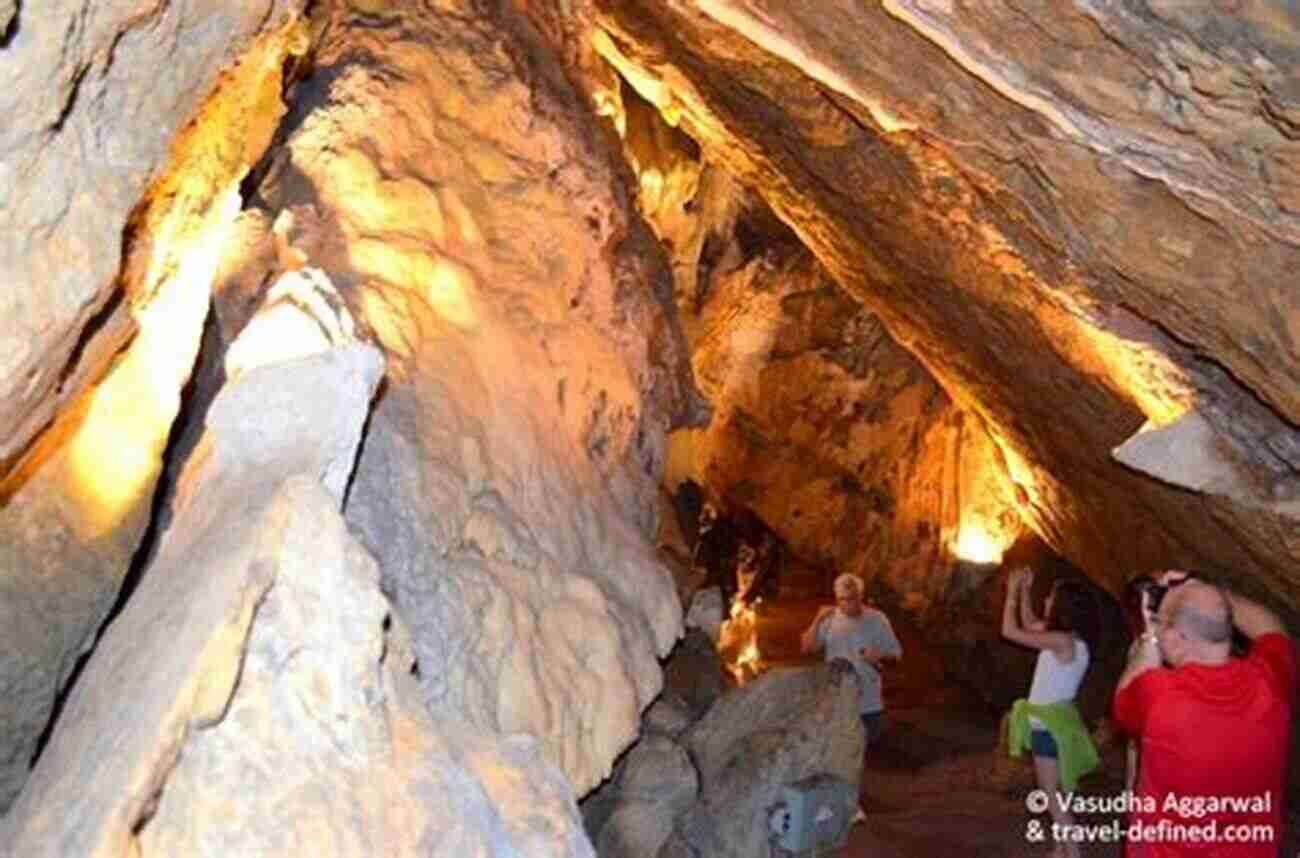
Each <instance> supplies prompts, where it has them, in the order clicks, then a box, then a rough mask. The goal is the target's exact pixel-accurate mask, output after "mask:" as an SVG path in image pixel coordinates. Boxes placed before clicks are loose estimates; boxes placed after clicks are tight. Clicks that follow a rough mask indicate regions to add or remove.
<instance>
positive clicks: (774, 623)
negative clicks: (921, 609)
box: [757, 598, 1124, 858]
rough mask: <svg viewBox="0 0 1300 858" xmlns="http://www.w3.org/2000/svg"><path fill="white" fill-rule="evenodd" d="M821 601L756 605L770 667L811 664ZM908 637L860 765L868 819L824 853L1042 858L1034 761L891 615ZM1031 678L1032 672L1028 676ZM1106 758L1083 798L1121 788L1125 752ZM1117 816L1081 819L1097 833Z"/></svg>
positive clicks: (1111, 851) (1097, 850) (1088, 854)
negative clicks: (1033, 799)
mask: <svg viewBox="0 0 1300 858" xmlns="http://www.w3.org/2000/svg"><path fill="white" fill-rule="evenodd" d="M820 604H824V601H818V600H814V599H808V598H798V599H788V598H782V599H779V600H776V601H774V602H771V603H768V604H765V605H762V606H760V608H759V610H758V614H759V617H758V624H757V625H758V634H759V646H760V649H761V650H762V652H763V655H764V659H765V661H767V662H768V663H770V664H798V663H807V662H808V661H810V660H815V659H809V658H808V657H805V656H801V655H800V654H799V651H798V645H799V633H800V632H801V631H802V630H803V629H804V627H806V626H807V624H808V623H809V622H810V621H811V619H812V616H813V614H814V613H815V612H816V610H817V608H818V606H819V605H820ZM891 619H892V620H893V622H894V627H895V631H896V632H897V634H898V636H899V639H900V641H901V642H902V644H903V651H904V657H903V659H902V661H901V662H899V663H897V664H894V665H891V666H889V667H887V668H886V674H885V699H886V704H887V714H886V722H885V723H886V726H885V732H884V735H883V736H881V738H880V739H879V740H878V742H877V743H876V744H875V745H873V746H872V747H871V748H870V749H869V750H868V752H867V754H866V757H865V760H864V763H863V775H862V794H861V803H862V807H863V809H864V810H865V812H866V815H867V821H866V822H865V823H861V824H858V825H856V826H854V827H853V829H852V831H851V833H850V836H849V840H848V842H847V844H846V845H845V846H843V847H842V848H840V849H838V850H833V851H828V852H820V853H818V855H819V856H826V858H832V856H834V858H865V856H872V858H921V856H934V855H942V854H944V853H946V852H951V851H952V850H953V849H960V850H961V854H962V858H1011V857H1012V856H1016V858H1018V856H1046V855H1049V854H1050V852H1051V849H1050V844H1044V843H1031V842H1029V840H1028V838H1027V836H1026V832H1027V826H1028V825H1029V823H1030V821H1031V819H1040V820H1046V819H1047V817H1046V816H1045V815H1044V816H1039V817H1031V816H1030V814H1029V813H1028V811H1027V810H1026V809H1025V799H1026V796H1027V795H1028V794H1029V792H1030V791H1031V790H1033V789H1034V787H1035V784H1034V778H1033V770H1032V768H1031V765H1030V763H1029V761H1028V758H1027V757H1026V758H1023V759H1016V760H1013V759H1010V758H1009V757H1007V756H1006V754H1005V752H1004V751H999V749H998V733H999V716H998V714H997V713H994V712H991V711H989V710H988V708H987V707H983V706H978V705H974V704H972V703H971V702H969V701H968V700H967V699H965V697H964V695H963V694H962V693H961V692H960V690H959V689H957V688H956V687H955V686H953V685H952V684H951V683H949V682H946V681H945V679H944V674H943V670H942V667H941V666H940V663H939V661H938V659H937V657H935V655H934V654H933V653H931V652H930V651H928V650H927V648H926V646H925V636H924V630H923V629H919V628H916V627H915V626H910V625H908V624H907V623H906V622H902V621H900V620H899V619H897V618H891ZM1025 680H1026V684H1028V680H1029V677H1025ZM1103 755H1104V759H1103V765H1102V768H1101V769H1100V770H1099V771H1098V772H1094V773H1093V774H1092V775H1090V776H1089V777H1088V778H1087V779H1085V780H1084V782H1083V783H1081V784H1080V786H1079V792H1080V793H1081V794H1086V795H1099V796H1100V795H1116V794H1118V793H1119V792H1120V790H1121V789H1122V788H1123V776H1124V751H1123V748H1122V747H1121V746H1119V745H1118V743H1116V744H1113V745H1110V746H1108V747H1106V748H1105V749H1103ZM1112 819H1114V817H1113V816H1111V815H1107V814H1097V815H1093V816H1089V817H1086V818H1080V819H1079V820H1078V822H1079V823H1080V824H1082V825H1084V826H1087V828H1088V829H1090V830H1100V828H1101V827H1102V826H1103V825H1104V824H1106V823H1109V822H1110V821H1111V820H1112ZM1081 851H1082V855H1083V856H1085V858H1112V856H1114V858H1119V856H1121V855H1122V848H1121V847H1120V846H1119V845H1118V844H1097V843H1094V844H1084V845H1083V846H1082V849H1081Z"/></svg>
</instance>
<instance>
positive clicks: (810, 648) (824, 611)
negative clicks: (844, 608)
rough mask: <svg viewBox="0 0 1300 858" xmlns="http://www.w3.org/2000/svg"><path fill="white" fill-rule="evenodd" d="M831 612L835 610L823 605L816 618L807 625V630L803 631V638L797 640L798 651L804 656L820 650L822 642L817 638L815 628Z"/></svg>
mask: <svg viewBox="0 0 1300 858" xmlns="http://www.w3.org/2000/svg"><path fill="white" fill-rule="evenodd" d="M833 610H835V609H834V608H833V607H831V606H830V605H823V606H822V608H821V610H819V611H818V612H817V616H815V617H813V621H812V622H811V623H810V624H809V625H808V628H807V629H805V630H804V633H803V636H802V637H800V638H799V649H800V650H801V651H802V652H803V653H804V654H805V655H807V654H808V653H813V652H817V651H818V650H820V649H821V648H822V642H821V640H820V639H818V637H817V628H818V627H819V626H820V625H821V624H822V620H824V619H826V617H827V615H829V614H830V612H831V611H833Z"/></svg>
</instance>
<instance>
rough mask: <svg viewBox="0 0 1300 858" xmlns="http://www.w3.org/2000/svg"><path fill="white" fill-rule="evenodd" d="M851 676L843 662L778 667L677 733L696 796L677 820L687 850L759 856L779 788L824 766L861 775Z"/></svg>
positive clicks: (847, 777) (847, 776)
mask: <svg viewBox="0 0 1300 858" xmlns="http://www.w3.org/2000/svg"><path fill="white" fill-rule="evenodd" d="M860 693H861V692H860V690H859V687H858V682H857V678H856V677H855V676H854V675H853V671H852V669H851V668H850V667H849V666H848V665H847V664H844V663H840V662H836V663H833V664H832V665H830V666H825V665H823V666H818V667H815V668H781V669H777V670H773V671H770V672H768V673H765V674H763V675H762V676H760V677H759V678H758V679H756V680H755V681H753V682H751V683H748V684H746V685H745V686H743V687H741V688H738V689H736V690H735V691H733V692H731V693H730V694H728V695H726V696H724V697H722V698H721V699H720V700H719V701H718V702H717V704H715V705H714V706H713V708H712V709H710V710H709V712H708V714H706V715H705V716H704V718H703V719H701V720H700V721H699V722H698V723H696V724H695V725H694V726H693V727H691V729H690V730H689V731H688V732H687V733H686V734H685V736H684V737H683V744H684V745H685V746H686V749H687V751H688V752H689V753H690V755H691V759H692V760H693V761H694V762H695V766H696V768H697V769H698V771H699V775H700V798H699V801H698V802H696V804H694V805H693V806H692V807H691V808H690V809H689V810H688V811H687V812H686V813H685V814H684V815H683V816H682V817H681V818H680V819H679V820H678V823H677V831H678V833H679V835H680V836H681V837H682V838H683V839H684V840H685V841H686V842H687V843H689V844H690V846H691V847H693V849H694V850H695V852H694V854H699V855H710V856H717V858H725V856H736V858H740V856H748V858H765V856H768V855H770V854H772V849H771V842H770V841H769V839H768V828H767V817H768V814H769V813H770V812H771V809H772V807H774V806H775V805H776V804H777V802H778V801H779V800H780V797H781V788H782V787H783V786H784V785H786V784H790V783H794V782H796V781H799V780H802V779H803V778H806V777H810V776H812V775H820V774H829V775H832V776H834V777H837V778H839V779H841V780H843V781H846V782H848V783H851V784H853V786H854V788H855V791H856V788H857V786H858V782H859V781H860V780H861V777H862V749H863V732H862V722H861V721H860V720H859V719H858V700H859V697H858V696H859V695H860Z"/></svg>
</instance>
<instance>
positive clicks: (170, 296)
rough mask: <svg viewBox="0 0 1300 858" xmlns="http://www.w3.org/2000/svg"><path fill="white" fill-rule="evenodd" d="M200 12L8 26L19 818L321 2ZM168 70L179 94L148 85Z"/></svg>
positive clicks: (4, 782)
mask: <svg viewBox="0 0 1300 858" xmlns="http://www.w3.org/2000/svg"><path fill="white" fill-rule="evenodd" d="M195 5H196V4H189V3H178V4H170V5H168V6H166V7H165V8H160V9H157V10H153V11H144V12H140V11H137V12H130V13H128V11H127V10H123V9H107V8H99V7H97V8H96V9H94V10H89V11H87V10H82V9H81V8H80V4H76V3H63V2H61V3H56V4H53V5H50V4H46V5H45V6H43V7H42V8H41V10H40V12H39V14H37V13H36V11H35V10H33V9H30V8H29V9H27V10H26V11H23V12H18V13H17V17H15V18H14V19H13V21H12V22H10V23H9V27H8V29H6V28H5V27H3V26H0V34H2V35H0V46H3V51H4V56H5V60H4V62H5V64H6V67H7V68H9V69H11V70H12V71H13V72H14V76H13V79H11V80H10V86H9V87H7V88H6V90H5V92H4V93H3V94H2V95H0V109H3V110H4V113H5V116H6V122H5V126H4V128H3V129H2V130H0V273H2V274H3V277H4V280H5V282H6V284H8V285H7V287H6V289H5V290H4V292H3V295H0V439H2V440H0V628H3V629H4V631H3V632H0V635H3V639H4V646H3V647H2V648H0V649H3V654H0V687H4V688H6V689H8V693H6V694H5V695H4V700H3V702H2V703H0V807H6V806H7V805H8V803H9V802H10V800H12V798H13V796H14V794H15V793H16V792H17V790H18V788H19V787H20V786H21V784H22V781H23V779H24V778H25V777H26V774H27V770H28V768H29V765H30V761H31V759H32V756H33V754H34V751H35V748H36V743H37V738H38V736H40V734H41V732H42V730H44V728H45V726H46V724H47V722H48V720H49V718H50V713H51V711H52V709H53V706H54V701H55V697H56V695H57V693H58V692H59V690H60V688H61V687H62V686H63V685H64V684H65V683H66V682H67V680H68V678H69V676H71V675H72V672H73V670H74V667H75V665H76V663H77V660H78V658H79V657H80V656H82V655H83V654H84V653H85V652H86V651H87V650H88V649H89V647H90V646H91V645H92V643H93V641H94V637H95V634H96V633H97V631H98V629H99V627H100V625H101V623H102V622H103V621H104V618H105V617H106V616H107V615H108V614H109V612H110V610H111V609H112V607H113V605H114V602H115V600H116V599H117V596H118V592H119V589H120V587H121V585H122V582H123V580H124V579H125V578H126V577H127V575H128V571H129V569H130V567H131V564H132V562H133V561H132V558H133V555H134V554H135V553H136V551H137V549H138V547H139V546H140V542H141V538H142V535H143V534H144V533H145V530H146V527H147V526H148V524H149V522H150V517H151V513H152V509H153V502H154V491H155V487H156V484H157V480H158V477H159V475H160V473H161V472H162V469H163V461H162V460H163V455H164V450H165V448H166V446H167V443H168V438H169V436H170V433H171V431H172V427H173V422H174V421H175V419H176V417H177V414H178V412H179V411H180V408H181V398H182V391H183V389H184V387H185V385H186V384H187V382H188V380H189V377H190V371H191V368H192V366H193V364H194V360H195V355H196V353H197V351H198V349H199V342H200V335H201V331H202V330H203V325H204V319H205V317H206V315H207V311H208V299H209V294H210V288H211V284H212V280H213V277H214V274H215V269H216V267H217V264H218V257H219V255H220V253H221V251H222V249H223V246H224V243H225V236H226V234H227V232H228V230H229V227H230V223H231V220H232V219H233V217H234V215H235V212H237V211H238V208H239V205H240V199H239V194H238V188H239V182H240V180H241V179H242V178H243V175H244V173H245V172H246V171H247V170H248V169H249V167H250V166H251V165H252V164H253V163H254V162H256V161H257V160H258V159H259V158H260V157H261V154H262V152H263V150H264V149H265V148H266V146H267V145H269V143H270V139H271V133H272V131H273V130H274V128H275V125H276V124H277V123H278V121H279V118H280V116H281V114H282V113H283V109H284V107H283V104H282V102H281V100H280V91H281V81H282V69H283V67H284V65H285V59H286V57H287V56H289V55H290V53H291V52H293V51H297V52H299V53H301V51H302V50H303V49H304V48H305V45H306V41H305V39H306V35H305V29H304V28H303V27H302V26H301V25H300V24H296V23H294V14H293V13H294V10H296V9H297V8H298V7H299V6H300V5H301V4H294V3H260V4H259V3H244V4H242V5H241V4H231V5H230V6H228V7H227V8H224V9H223V10H222V11H220V12H213V11H210V10H206V9H203V10H199V9H195V8H193V7H194V6H195ZM254 7H256V8H254ZM236 58H237V61H236ZM161 67H166V68H167V69H168V70H169V84H168V85H167V86H165V87H162V88H161V89H160V88H159V87H157V86H156V85H155V81H154V80H152V79H150V78H148V77H147V76H142V75H140V74H139V73H138V70H139V69H156V68H161ZM134 123H143V126H144V127H148V129H149V132H148V133H142V132H141V131H140V127H139V126H137V125H136V124H134ZM128 222H129V223H130V224H131V226H130V229H128V226H127V225H128ZM128 232H129V233H130V236H129V240H128ZM119 350H120V351H119ZM91 382H95V386H94V387H93V388H88V384H89V383H91ZM34 436H38V437H37V438H36V440H35V441H33V437H34Z"/></svg>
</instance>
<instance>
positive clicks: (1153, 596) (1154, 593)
mask: <svg viewBox="0 0 1300 858" xmlns="http://www.w3.org/2000/svg"><path fill="white" fill-rule="evenodd" d="M1194 577H1195V576H1194V575H1191V574H1188V575H1186V576H1184V577H1182V578H1179V579H1178V580H1177V581H1170V582H1169V583H1168V584H1161V583H1160V582H1159V581H1148V582H1147V583H1145V584H1143V585H1142V592H1143V593H1146V594H1147V597H1148V598H1147V601H1148V602H1149V603H1150V605H1151V613H1153V614H1154V613H1155V612H1157V611H1159V610H1160V603H1161V602H1162V601H1164V598H1165V596H1167V595H1168V594H1169V591H1170V590H1172V589H1173V588H1175V587H1181V586H1182V585H1183V584H1186V583H1187V582H1188V581H1190V580H1192V578H1194Z"/></svg>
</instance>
